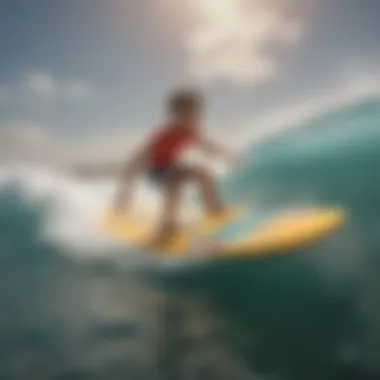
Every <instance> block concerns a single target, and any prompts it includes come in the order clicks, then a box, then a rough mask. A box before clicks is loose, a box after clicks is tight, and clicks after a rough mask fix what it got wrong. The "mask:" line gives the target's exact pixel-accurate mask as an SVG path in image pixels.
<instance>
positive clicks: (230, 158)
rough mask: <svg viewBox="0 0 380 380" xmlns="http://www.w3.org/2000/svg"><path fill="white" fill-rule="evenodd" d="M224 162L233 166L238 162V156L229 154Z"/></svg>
mask: <svg viewBox="0 0 380 380" xmlns="http://www.w3.org/2000/svg"><path fill="white" fill-rule="evenodd" d="M226 161H227V162H228V163H229V164H230V165H232V166H235V165H236V164H237V163H238V162H239V156H238V155H236V154H231V153H229V154H228V155H227V157H226Z"/></svg>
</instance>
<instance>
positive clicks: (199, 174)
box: [194, 167, 213, 183]
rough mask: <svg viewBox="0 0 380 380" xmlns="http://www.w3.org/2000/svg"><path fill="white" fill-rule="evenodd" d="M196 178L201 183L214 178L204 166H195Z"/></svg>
mask: <svg viewBox="0 0 380 380" xmlns="http://www.w3.org/2000/svg"><path fill="white" fill-rule="evenodd" d="M194 178H195V180H196V181H198V182H201V183H209V182H211V181H212V180H213V178H212V175H211V173H210V172H209V171H208V170H207V169H205V168H202V167H196V168H194Z"/></svg>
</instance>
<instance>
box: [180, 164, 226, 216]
mask: <svg viewBox="0 0 380 380" xmlns="http://www.w3.org/2000/svg"><path fill="white" fill-rule="evenodd" d="M187 170H188V178H189V179H190V180H193V181H195V182H196V184H198V185H199V187H200V190H201V194H202V198H203V202H204V207H205V209H206V211H207V212H208V213H209V214H219V213H222V212H223V211H224V205H223V203H222V202H221V200H220V199H219V195H218V191H217V188H216V183H215V181H214V178H213V177H212V175H211V174H210V173H209V172H208V171H207V170H205V169H204V168H201V167H192V168H189V169H187Z"/></svg>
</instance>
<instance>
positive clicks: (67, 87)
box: [62, 81, 92, 101]
mask: <svg viewBox="0 0 380 380" xmlns="http://www.w3.org/2000/svg"><path fill="white" fill-rule="evenodd" d="M62 92H63V96H65V97H66V98H67V99H71V100H78V101H79V100H86V99H88V98H89V97H91V95H92V88H91V87H90V86H89V85H87V84H85V83H83V82H79V81H77V82H75V81H73V82H68V83H66V84H64V85H63V88H62Z"/></svg>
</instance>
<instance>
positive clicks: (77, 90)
mask: <svg viewBox="0 0 380 380" xmlns="http://www.w3.org/2000/svg"><path fill="white" fill-rule="evenodd" d="M92 94H93V89H92V87H91V86H89V85H88V84H86V83H84V82H83V81H81V80H78V79H60V78H58V77H57V76H54V75H52V74H50V73H47V72H31V73H28V74H26V75H24V76H23V77H22V78H21V79H20V80H19V81H18V82H16V83H14V84H13V85H10V86H8V87H7V88H4V89H3V91H1V90H0V101H1V95H3V96H4V97H5V99H10V98H12V99H13V100H17V99H18V100H20V99H22V98H24V99H31V100H43V101H52V100H55V101H84V100H87V99H88V98H90V97H91V96H92Z"/></svg>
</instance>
